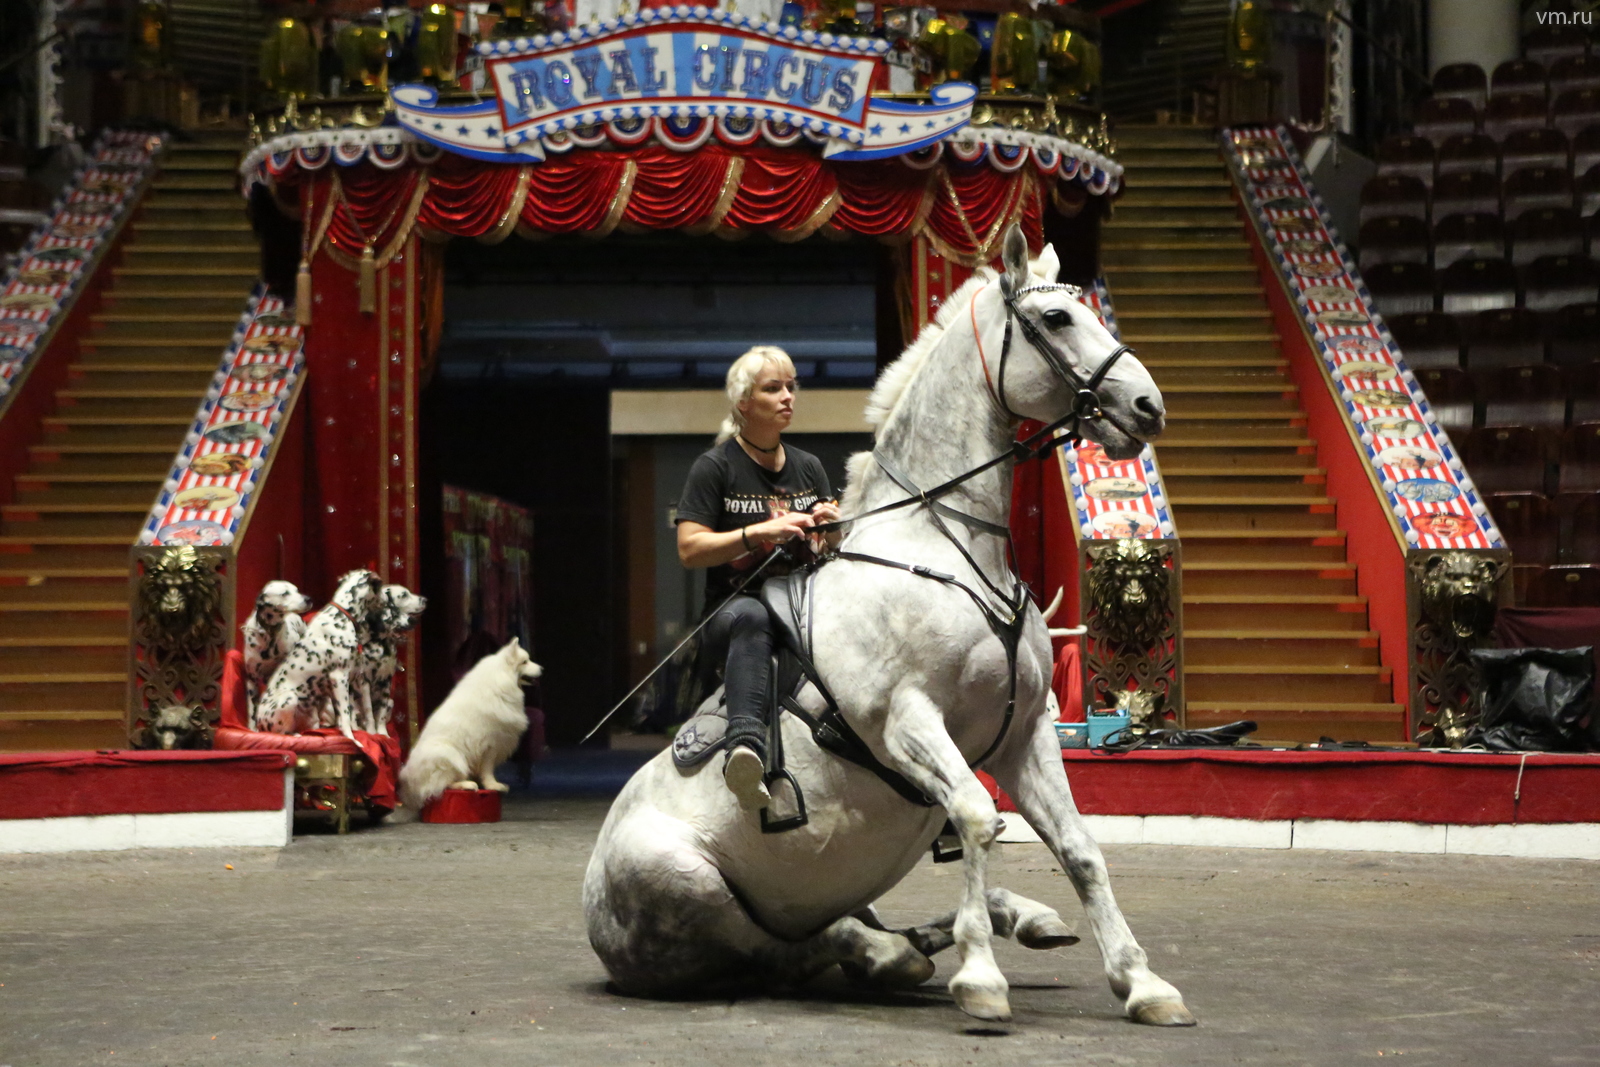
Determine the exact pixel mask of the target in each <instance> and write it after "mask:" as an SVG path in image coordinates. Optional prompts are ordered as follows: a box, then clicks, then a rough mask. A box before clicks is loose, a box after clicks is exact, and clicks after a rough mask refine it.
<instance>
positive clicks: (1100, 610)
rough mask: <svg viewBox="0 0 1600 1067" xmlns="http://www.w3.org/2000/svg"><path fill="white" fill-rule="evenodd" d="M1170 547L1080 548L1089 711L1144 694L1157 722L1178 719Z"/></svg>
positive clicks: (1177, 622) (1175, 579)
mask: <svg viewBox="0 0 1600 1067" xmlns="http://www.w3.org/2000/svg"><path fill="white" fill-rule="evenodd" d="M1174 550H1175V542H1171V541H1154V540H1139V539H1134V538H1121V539H1119V540H1116V541H1106V542H1094V543H1090V544H1087V545H1085V546H1084V564H1085V572H1084V589H1085V592H1086V594H1087V595H1086V596H1085V598H1084V609H1085V619H1084V623H1085V625H1086V626H1087V627H1088V632H1087V634H1086V635H1085V641H1084V668H1085V670H1084V675H1085V681H1086V683H1087V686H1088V692H1087V693H1086V694H1085V696H1086V697H1087V698H1088V700H1089V702H1090V703H1091V704H1092V705H1097V706H1116V705H1118V703H1119V701H1120V702H1126V700H1127V698H1126V697H1125V696H1124V694H1125V693H1126V691H1127V690H1128V689H1129V688H1130V687H1129V683H1130V682H1131V683H1133V685H1132V688H1134V689H1137V690H1138V691H1139V692H1140V693H1141V694H1149V696H1150V697H1152V698H1154V699H1155V700H1156V701H1157V702H1158V705H1159V710H1158V711H1157V712H1156V714H1157V715H1159V714H1161V713H1163V712H1172V713H1173V714H1176V715H1179V716H1181V715H1182V713H1183V695H1182V681H1181V679H1182V676H1183V675H1182V670H1181V667H1180V664H1179V663H1178V656H1179V652H1178V648H1179V644H1178V633H1179V630H1180V629H1181V627H1182V623H1183V620H1182V615H1181V607H1180V605H1181V602H1182V601H1181V593H1180V590H1179V585H1180V578H1179V571H1178V570H1177V560H1176V557H1175V554H1174Z"/></svg>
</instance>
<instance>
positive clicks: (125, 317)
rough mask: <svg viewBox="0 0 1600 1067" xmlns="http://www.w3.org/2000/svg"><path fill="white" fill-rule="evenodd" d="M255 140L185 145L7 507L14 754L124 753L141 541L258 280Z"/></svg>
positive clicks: (173, 157)
mask: <svg viewBox="0 0 1600 1067" xmlns="http://www.w3.org/2000/svg"><path fill="white" fill-rule="evenodd" d="M240 144H241V139H240V138H239V137H238V136H237V135H231V136H230V138H229V139H228V140H227V141H201V142H195V143H187V144H173V145H170V146H169V147H168V149H167V152H166V155H165V157H164V158H163V160H162V162H161V171H160V173H159V174H158V175H157V176H156V179H155V181H154V182H153V184H152V186H151V188H150V191H149V192H147V194H146V196H145V200H144V203H143V205H142V206H141V207H140V209H139V212H138V214H137V216H136V217H135V218H134V220H133V221H132V222H131V223H130V224H129V225H130V232H129V233H128V234H127V235H126V236H125V240H124V245H123V248H124V251H123V256H122V260H121V264H120V265H119V266H117V267H115V268H114V269H113V275H112V279H111V281H110V284H109V285H108V287H107V291H106V300H105V303H104V306H103V308H102V309H101V312H100V313H99V314H97V315H95V316H94V320H93V326H92V328H91V331H90V333H89V334H88V335H87V336H85V337H84V339H83V340H82V341H81V342H80V344H79V349H78V352H77V354H76V356H75V358H74V362H73V363H72V365H71V369H70V380H69V381H68V383H67V386H66V388H64V389H61V390H60V391H58V392H57V394H56V408H55V411H54V412H53V413H52V414H51V415H50V416H49V417H47V418H46V419H45V420H44V436H43V437H42V439H40V440H39V441H38V442H36V443H35V444H33V445H31V446H30V447H29V459H28V464H27V468H26V470H25V471H24V472H23V473H21V474H15V475H11V476H12V477H14V478H15V479H16V490H17V493H16V502H15V503H14V504H10V505H7V506H6V507H5V508H4V509H3V512H0V751H13V752H15V751H39V750H49V749H66V748H72V749H79V748H82V749H96V748H122V747H126V745H127V738H126V736H125V733H124V729H123V718H124V708H125V707H126V704H127V684H128V681H127V680H128V549H129V547H130V546H131V545H132V544H133V543H134V541H135V539H136V538H137V537H138V535H139V528H140V526H141V524H142V522H143V519H144V517H145V515H146V514H147V513H148V511H149V509H150V506H151V504H153V503H154V502H155V498H156V494H157V493H158V492H159V491H160V489H161V485H162V482H163V480H164V479H165V478H166V475H167V469H168V466H169V464H170V463H171V461H172V457H173V455H174V454H175V453H176V452H177V451H178V448H179V447H180V446H181V445H182V443H183V437H184V433H185V432H186V431H187V430H188V428H189V425H190V423H191V422H192V421H193V420H194V413H195V408H196V406H197V405H198V404H199V401H200V398H201V397H202V396H203V395H204V394H205V391H206V388H207V387H208V386H209V385H210V381H211V376H212V374H213V373H214V372H215V371H216V367H217V360H218V357H219V356H220V355H221V353H222V349H223V347H224V346H225V345H226V344H227V343H228V340H229V338H230V336H231V335H232V332H233V327H234V325H235V323H236V322H237V320H238V317H239V312H240V310H241V309H242V308H243V306H244V301H245V298H246V297H247V296H248V295H249V292H250V288H251V286H252V285H253V284H254V282H255V279H256V275H257V273H258V263H257V253H256V245H255V240H254V238H253V236H252V234H251V232H250V227H249V224H248V223H247V222H246V220H245V215H244V209H243V206H242V202H241V201H240V199H239V195H238V193H237V191H236V182H237V175H236V174H235V170H234V168H235V167H236V166H237V164H238V157H239V150H240Z"/></svg>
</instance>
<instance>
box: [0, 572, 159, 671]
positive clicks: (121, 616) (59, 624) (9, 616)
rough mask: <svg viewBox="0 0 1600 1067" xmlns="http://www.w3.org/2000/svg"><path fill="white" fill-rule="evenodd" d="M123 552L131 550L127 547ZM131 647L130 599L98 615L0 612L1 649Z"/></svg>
mask: <svg viewBox="0 0 1600 1067" xmlns="http://www.w3.org/2000/svg"><path fill="white" fill-rule="evenodd" d="M123 551H127V547H126V546H124V548H123ZM0 555H3V554H0ZM127 647H128V607H127V598H126V596H124V598H123V605H122V608H121V609H120V610H119V611H108V612H101V613H98V614H89V615H85V614H71V613H67V612H60V613H55V614H42V613H41V614H32V613H27V612H15V613H9V612H8V613H0V648H121V649H124V650H125V649H126V648H127Z"/></svg>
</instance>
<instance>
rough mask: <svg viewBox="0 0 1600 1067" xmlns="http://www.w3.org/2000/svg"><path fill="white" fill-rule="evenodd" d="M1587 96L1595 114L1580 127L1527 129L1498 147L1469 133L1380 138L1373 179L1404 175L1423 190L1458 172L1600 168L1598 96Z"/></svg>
mask: <svg viewBox="0 0 1600 1067" xmlns="http://www.w3.org/2000/svg"><path fill="white" fill-rule="evenodd" d="M1590 95H1592V96H1593V97H1594V100H1593V103H1594V104H1595V107H1596V111H1595V112H1594V113H1592V114H1587V113H1586V117H1585V120H1584V121H1583V122H1576V121H1574V122H1563V123H1562V124H1561V125H1560V126H1559V127H1556V126H1549V125H1542V124H1541V125H1539V126H1530V127H1528V128H1526V129H1519V130H1516V131H1514V132H1512V133H1509V134H1507V135H1506V136H1505V137H1504V138H1503V139H1502V140H1500V141H1499V142H1498V143H1496V141H1495V139H1494V138H1492V137H1489V136H1488V135H1487V134H1482V133H1473V132H1471V131H1465V132H1462V133H1456V134H1451V135H1449V136H1447V137H1442V138H1439V137H1435V138H1432V139H1430V138H1428V137H1426V136H1423V135H1421V134H1414V133H1410V134H1399V135H1397V136H1394V137H1388V138H1385V139H1384V140H1383V141H1382V142H1381V143H1380V144H1379V145H1378V151H1377V163H1378V174H1379V175H1380V176H1386V175H1404V176H1406V177H1412V178H1416V179H1418V180H1419V181H1421V182H1422V183H1423V184H1424V185H1428V186H1431V185H1432V184H1433V182H1434V181H1435V180H1436V179H1437V178H1439V177H1442V176H1443V175H1446V174H1455V173H1459V172H1462V171H1481V172H1485V173H1488V174H1495V175H1510V174H1512V173H1514V172H1515V171H1517V170H1520V169H1521V168H1523V167H1533V166H1549V167H1557V168H1565V169H1566V170H1567V171H1568V172H1569V173H1571V174H1575V175H1581V174H1584V173H1586V172H1588V171H1589V170H1590V169H1592V168H1593V167H1594V166H1595V165H1596V164H1597V163H1600V90H1595V91H1594V92H1593V93H1591V94H1590Z"/></svg>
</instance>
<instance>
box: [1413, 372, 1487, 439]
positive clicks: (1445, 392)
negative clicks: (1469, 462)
mask: <svg viewBox="0 0 1600 1067" xmlns="http://www.w3.org/2000/svg"><path fill="white" fill-rule="evenodd" d="M1413 370H1414V372H1415V374H1416V376H1417V382H1418V383H1419V384H1420V385H1421V386H1422V392H1423V394H1424V395H1425V396H1427V398H1428V405H1429V406H1430V407H1432V408H1433V417H1434V418H1436V419H1438V420H1439V425H1441V426H1443V427H1444V429H1445V432H1446V433H1448V434H1450V436H1451V437H1453V438H1454V439H1455V440H1456V441H1457V442H1460V441H1464V440H1465V439H1466V435H1467V434H1468V433H1469V432H1471V430H1472V421H1473V408H1474V407H1475V397H1476V396H1477V394H1476V392H1475V391H1474V389H1473V385H1472V379H1471V378H1470V377H1468V375H1467V372H1466V371H1464V370H1460V369H1459V368H1456V367H1428V368H1426V369H1423V370H1416V369H1415V368H1413Z"/></svg>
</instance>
